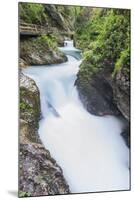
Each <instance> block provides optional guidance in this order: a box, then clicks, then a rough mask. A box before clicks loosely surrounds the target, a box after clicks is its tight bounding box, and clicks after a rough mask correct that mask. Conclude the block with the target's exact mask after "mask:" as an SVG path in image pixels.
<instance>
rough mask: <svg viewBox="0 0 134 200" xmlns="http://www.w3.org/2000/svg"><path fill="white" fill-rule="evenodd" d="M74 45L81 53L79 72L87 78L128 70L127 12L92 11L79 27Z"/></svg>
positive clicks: (117, 10)
mask: <svg viewBox="0 0 134 200" xmlns="http://www.w3.org/2000/svg"><path fill="white" fill-rule="evenodd" d="M76 38H77V39H78V40H79V41H80V42H79V43H78V44H77V45H78V47H79V48H81V49H83V50H84V51H85V53H84V54H83V58H84V61H83V63H82V65H81V69H80V72H81V73H83V71H86V73H88V74H89V75H92V74H93V73H97V72H98V71H99V70H101V69H103V68H104V67H105V68H109V69H110V70H111V73H112V72H113V74H114V75H115V74H116V72H117V71H118V70H119V69H121V68H122V67H125V69H126V71H128V72H129V67H130V52H129V49H130V11H129V10H121V9H100V8H96V9H92V10H90V15H89V17H88V20H87V21H86V23H84V25H83V27H79V28H78V29H77V32H76Z"/></svg>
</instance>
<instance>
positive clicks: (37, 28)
mask: <svg viewBox="0 0 134 200" xmlns="http://www.w3.org/2000/svg"><path fill="white" fill-rule="evenodd" d="M19 32H20V35H24V36H39V35H43V34H51V33H58V32H60V34H62V35H65V36H69V37H71V36H73V35H74V32H71V31H58V29H57V27H49V26H41V25H37V24H29V23H20V26H19Z"/></svg>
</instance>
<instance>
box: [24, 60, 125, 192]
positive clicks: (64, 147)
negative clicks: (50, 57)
mask: <svg viewBox="0 0 134 200" xmlns="http://www.w3.org/2000/svg"><path fill="white" fill-rule="evenodd" d="M68 58H69V61H68V62H67V63H64V64H60V65H54V67H46V66H45V67H39V66H37V67H30V68H28V69H25V70H24V73H26V74H27V75H29V76H30V77H32V78H33V79H34V80H35V81H36V83H37V85H38V87H39V89H40V94H41V106H42V113H43V115H44V117H45V118H43V119H42V120H41V121H40V127H39V135H40V137H41V139H42V142H43V143H44V145H45V147H46V148H48V149H49V151H50V153H51V155H52V156H53V157H54V158H55V159H56V161H57V163H58V164H59V165H60V166H61V168H62V169H63V173H64V176H65V178H66V180H67V182H68V184H69V186H70V190H71V192H73V193H80V192H94V191H111V190H127V189H129V169H128V168H129V150H128V148H127V147H126V145H125V143H124V141H123V139H122V137H121V136H120V133H121V130H122V126H123V125H122V122H121V121H120V120H119V119H117V118H115V117H113V116H105V117H97V116H94V115H91V114H89V113H88V112H87V111H86V110H85V109H84V108H83V106H82V104H81V102H80V100H79V98H78V94H77V91H76V88H75V87H74V81H75V79H76V73H77V72H78V69H79V68H78V67H79V64H80V63H79V61H76V60H75V59H74V58H71V57H68ZM46 100H47V101H49V103H50V104H51V105H52V106H53V107H54V108H55V109H56V111H57V112H58V114H59V115H60V117H57V116H55V115H54V114H53V112H51V111H50V110H49V109H48V107H47V104H46Z"/></svg>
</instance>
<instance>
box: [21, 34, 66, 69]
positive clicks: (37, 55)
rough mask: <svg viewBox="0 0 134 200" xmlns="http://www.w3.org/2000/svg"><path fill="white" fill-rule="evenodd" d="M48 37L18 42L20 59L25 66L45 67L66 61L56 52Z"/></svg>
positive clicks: (59, 52)
mask: <svg viewBox="0 0 134 200" xmlns="http://www.w3.org/2000/svg"><path fill="white" fill-rule="evenodd" d="M49 41H50V38H49V37H46V36H44V37H38V38H28V39H25V40H20V58H21V59H22V60H23V61H24V62H25V63H26V64H25V66H26V65H47V64H56V63H62V62H66V61H67V57H66V56H65V55H64V54H63V53H62V52H61V51H59V50H58V48H57V46H56V45H53V42H52V41H51V42H49Z"/></svg>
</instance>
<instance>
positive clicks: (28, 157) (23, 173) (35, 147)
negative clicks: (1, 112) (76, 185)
mask: <svg viewBox="0 0 134 200" xmlns="http://www.w3.org/2000/svg"><path fill="white" fill-rule="evenodd" d="M40 115H41V112H40V96H39V90H38V88H37V86H36V84H35V82H34V81H33V80H32V79H31V78H28V77H27V76H25V75H24V74H22V73H21V75H20V132H19V143H20V146H19V197H28V196H41V195H54V194H68V193H69V192H70V191H69V186H68V184H67V182H66V180H65V178H64V176H63V172H62V169H61V168H60V167H59V166H58V164H57V163H56V161H55V160H54V159H53V158H52V157H51V155H50V153H49V151H48V150H47V149H45V147H44V146H43V145H42V143H41V141H40V138H39V136H38V133H37V131H38V122H39V119H40Z"/></svg>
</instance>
